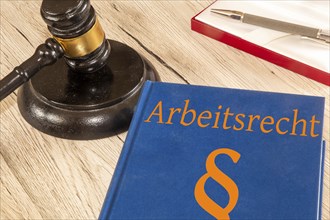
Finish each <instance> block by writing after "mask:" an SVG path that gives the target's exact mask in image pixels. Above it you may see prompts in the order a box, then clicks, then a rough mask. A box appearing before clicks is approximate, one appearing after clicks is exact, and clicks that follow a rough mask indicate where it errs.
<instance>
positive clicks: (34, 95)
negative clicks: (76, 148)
mask: <svg viewBox="0 0 330 220" xmlns="http://www.w3.org/2000/svg"><path fill="white" fill-rule="evenodd" d="M41 15H42V18H43V19H44V21H45V22H46V24H47V26H48V29H49V31H50V32H51V34H52V35H53V38H49V39H47V40H46V42H45V43H44V44H42V45H40V46H39V47H38V48H37V49H36V52H35V53H34V55H33V56H32V57H31V58H29V59H28V60H26V61H25V62H23V63H22V64H21V65H20V66H18V67H16V68H15V69H14V70H13V71H12V72H11V73H10V74H8V75H7V76H6V77H4V78H3V79H2V80H1V81H0V100H2V99H4V98H5V97H6V96H7V95H9V94H10V93H11V92H13V91H14V90H15V89H17V88H18V87H19V86H21V85H22V87H21V88H20V89H19V93H18V96H17V102H18V107H19V110H20V112H21V114H22V116H23V117H24V118H25V120H26V121H27V122H29V123H30V124H31V125H32V126H34V127H35V128H37V129H39V130H40V131H42V132H45V133H47V134H50V135H53V136H57V137H62V138H67V139H80V140H82V139H96V138H102V137H107V136H111V135H114V134H117V133H118V132H120V131H122V130H125V129H127V127H128V125H129V123H130V120H131V117H132V115H133V112H134V108H135V105H136V103H137V99H138V96H139V94H140V91H141V89H142V86H143V84H144V82H145V81H146V80H153V81H156V80H160V79H159V76H158V74H157V72H156V71H155V69H154V68H153V66H152V65H151V64H150V63H149V62H148V61H147V60H146V59H145V58H144V57H142V56H141V55H140V54H138V53H137V52H136V51H135V50H133V49H132V48H130V47H129V46H127V45H125V44H122V43H120V42H117V41H113V40H108V39H106V38H105V33H104V31H103V29H102V27H101V25H100V23H99V21H98V19H97V17H96V14H95V10H94V8H93V7H92V6H91V4H90V1H89V0H57V1H54V0H44V1H43V2H42V5H41Z"/></svg>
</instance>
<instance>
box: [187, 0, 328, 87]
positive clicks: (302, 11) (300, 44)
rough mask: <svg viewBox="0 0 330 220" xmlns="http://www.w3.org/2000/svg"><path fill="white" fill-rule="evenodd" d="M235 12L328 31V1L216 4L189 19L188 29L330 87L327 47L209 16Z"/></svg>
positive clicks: (299, 38) (289, 35)
mask: <svg viewBox="0 0 330 220" xmlns="http://www.w3.org/2000/svg"><path fill="white" fill-rule="evenodd" d="M211 8H221V9H229V10H237V11H242V12H245V13H250V14H255V15H259V16H263V17H268V18H273V19H277V20H283V21H287V22H291V23H296V24H301V25H305V26H310V27H317V28H321V29H329V25H330V24H329V20H330V18H329V13H328V12H329V2H328V1H250V0H247V1H225V0H224V1H223V0H220V1H216V2H214V3H212V4H211V5H210V6H209V7H207V8H206V9H204V10H203V11H202V12H200V13H199V14H197V15H196V16H195V17H193V18H192V19H191V28H192V30H194V31H196V32H199V33H201V34H204V35H206V36H208V37H211V38H213V39H215V40H218V41H221V42H223V43H225V44H228V45H230V46H232V47H235V48H237V49H240V50H242V51H245V52H247V53H250V54H252V55H254V56H257V57H259V58H262V59H264V60H267V61H269V62H272V63H274V64H277V65H279V66H282V67H284V68H286V69H289V70H291V71H294V72H296V73H299V74H301V75H303V76H306V77H308V78H310V79H313V80H315V81H318V82H320V83H323V84H325V85H328V86H330V70H329V69H330V61H329V60H330V47H329V44H326V43H321V42H317V41H314V40H311V39H304V38H302V37H301V36H296V35H292V34H289V33H283V32H279V31H274V30H270V29H266V28H262V27H257V26H254V25H249V24H243V23H241V22H239V21H236V20H233V19H230V18H227V17H224V16H221V15H216V14H214V13H211V12H210V10H211Z"/></svg>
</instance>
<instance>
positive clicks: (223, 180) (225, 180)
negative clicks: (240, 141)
mask: <svg viewBox="0 0 330 220" xmlns="http://www.w3.org/2000/svg"><path fill="white" fill-rule="evenodd" d="M220 154H226V155H228V156H229V157H230V158H231V159H232V161H233V162H234V163H237V162H238V160H239V158H240V156H241V155H240V154H239V153H238V152H236V151H234V150H231V149H228V148H221V149H217V150H215V151H213V152H212V153H211V154H210V155H209V156H208V157H207V159H206V171H207V172H206V173H205V174H204V175H203V176H202V177H201V178H200V179H199V180H198V181H197V183H196V186H195V199H196V201H197V202H198V204H199V205H200V206H201V207H202V208H203V209H204V210H205V211H206V212H208V213H209V214H210V215H212V216H213V217H215V218H216V219H221V220H229V219H230V217H229V213H230V212H231V211H232V210H233V209H234V207H235V206H236V203H237V200H238V188H237V185H236V184H235V182H234V181H233V180H232V179H231V178H229V177H228V176H227V175H226V174H224V173H223V172H222V171H221V170H220V169H219V168H218V167H217V166H216V164H215V158H216V157H217V156H218V155H220ZM208 178H212V179H213V180H215V181H216V182H217V183H219V184H220V185H221V186H223V188H225V190H226V191H227V192H228V194H229V202H228V205H227V206H226V207H225V208H222V207H221V206H219V205H218V204H217V203H215V202H214V201H213V200H212V199H211V198H210V197H209V196H208V195H207V194H206V192H205V190H204V186H205V183H206V181H207V179H208Z"/></svg>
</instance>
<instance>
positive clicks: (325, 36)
mask: <svg viewBox="0 0 330 220" xmlns="http://www.w3.org/2000/svg"><path fill="white" fill-rule="evenodd" d="M317 39H320V40H323V41H325V42H326V43H328V44H329V43H330V30H322V29H320V30H319V32H318V33H317Z"/></svg>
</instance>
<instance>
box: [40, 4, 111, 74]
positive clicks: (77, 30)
mask: <svg viewBox="0 0 330 220" xmlns="http://www.w3.org/2000/svg"><path fill="white" fill-rule="evenodd" d="M40 12H41V16H42V18H43V19H44V21H45V22H46V24H47V26H48V30H49V31H50V33H51V34H52V35H53V37H54V39H55V40H56V41H57V42H58V43H59V44H60V45H61V46H62V48H63V50H64V55H65V60H66V63H67V64H68V65H69V66H70V67H71V68H72V69H74V70H76V71H78V72H94V71H96V70H99V69H100V68H102V67H103V66H104V65H105V63H106V61H107V59H108V57H109V55H110V44H109V42H108V41H107V40H106V38H105V33H104V31H103V29H102V27H101V24H100V22H99V21H98V19H97V17H96V14H95V10H94V8H93V7H92V6H91V5H90V1H89V0H75V1H73V0H56V1H54V0H44V1H43V2H42V5H41V10H40Z"/></svg>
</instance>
